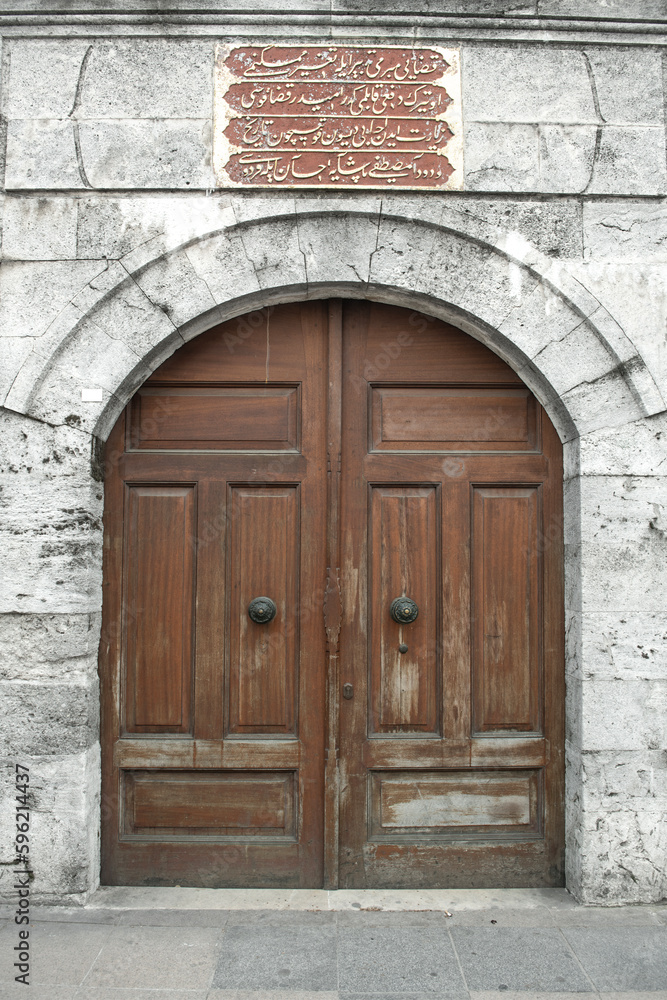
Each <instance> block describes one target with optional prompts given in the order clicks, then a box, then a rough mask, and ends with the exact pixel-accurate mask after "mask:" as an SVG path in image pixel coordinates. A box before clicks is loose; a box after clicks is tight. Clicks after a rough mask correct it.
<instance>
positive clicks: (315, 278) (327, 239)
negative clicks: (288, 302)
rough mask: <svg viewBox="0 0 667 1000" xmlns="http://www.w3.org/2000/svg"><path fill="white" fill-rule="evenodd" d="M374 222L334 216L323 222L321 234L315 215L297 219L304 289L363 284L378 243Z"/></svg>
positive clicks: (359, 218) (318, 220) (373, 219)
mask: <svg viewBox="0 0 667 1000" xmlns="http://www.w3.org/2000/svg"><path fill="white" fill-rule="evenodd" d="M378 223H379V217H378V218H369V217H368V216H365V215H356V216H355V215H334V216H329V218H328V219H327V226H326V231H324V232H323V228H322V223H321V220H320V219H318V218H317V217H316V216H311V215H308V216H306V217H305V218H303V217H300V216H297V231H298V240H299V247H300V249H301V252H302V254H303V258H304V261H305V267H306V275H307V281H308V287H309V288H311V287H312V286H313V285H318V284H320V283H323V284H326V283H327V282H332V281H335V282H342V283H343V284H349V285H352V286H357V285H359V283H367V282H368V280H369V275H370V269H371V264H372V260H373V253H374V251H375V248H376V245H378V243H379V239H378Z"/></svg>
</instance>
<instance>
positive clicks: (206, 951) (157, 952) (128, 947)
mask: <svg viewBox="0 0 667 1000" xmlns="http://www.w3.org/2000/svg"><path fill="white" fill-rule="evenodd" d="M108 935H109V936H108V938H107V941H106V942H105V945H104V947H103V948H102V949H101V951H100V954H99V955H98V957H97V958H96V960H95V963H94V964H93V966H92V968H91V970H90V972H89V974H88V976H87V977H86V980H85V983H84V985H85V986H86V988H90V987H102V986H104V987H125V988H134V989H171V990H178V989H182V990H188V989H189V990H196V989H206V988H207V987H208V986H210V983H211V976H212V974H213V970H214V968H215V963H216V960H217V957H218V949H219V946H220V939H221V931H220V930H218V929H216V928H212V927H152V926H143V927H136V926H135V927H110V928H108Z"/></svg>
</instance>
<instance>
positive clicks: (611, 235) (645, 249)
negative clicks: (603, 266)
mask: <svg viewBox="0 0 667 1000" xmlns="http://www.w3.org/2000/svg"><path fill="white" fill-rule="evenodd" d="M583 229H584V259H585V260H587V261H610V262H612V261H620V262H623V263H625V262H627V261H637V262H638V263H641V264H650V263H662V262H665V261H667V202H665V201H659V202H638V201H630V202H628V201H589V202H586V203H585V204H584V210H583Z"/></svg>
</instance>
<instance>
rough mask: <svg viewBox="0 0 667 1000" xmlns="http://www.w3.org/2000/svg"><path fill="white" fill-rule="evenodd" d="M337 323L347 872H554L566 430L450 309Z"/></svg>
mask: <svg viewBox="0 0 667 1000" xmlns="http://www.w3.org/2000/svg"><path fill="white" fill-rule="evenodd" d="M343 332H344V337H343V348H344V350H343V371H344V382H343V439H342V476H341V481H342V503H341V523H342V524H343V525H344V532H345V533H344V552H343V562H342V570H341V582H342V593H343V615H342V628H341V683H342V684H348V685H351V688H352V690H353V692H354V695H353V697H352V698H351V699H349V700H344V701H343V702H342V703H341V720H340V724H341V736H340V756H341V768H342V782H341V825H340V828H341V831H342V834H341V862H340V884H341V886H343V887H349V888H362V887H393V886H396V887H398V886H403V887H415V888H420V887H426V886H429V887H438V886H442V887H448V886H489V885H497V886H502V885H514V886H527V885H558V884H562V877H563V875H562V836H563V828H562V781H563V760H562V747H563V718H562V705H563V673H562V656H563V652H562V642H563V626H562V610H561V608H562V562H561V558H562V556H561V548H560V539H561V513H560V489H561V483H562V479H561V475H562V473H561V464H560V463H561V449H560V443H559V441H558V439H557V437H556V435H555V432H554V430H553V428H552V426H551V424H550V423H549V421H548V420H547V419H546V417H545V416H544V414H543V412H542V410H541V408H540V407H539V405H538V404H537V402H536V400H535V399H534V397H533V396H532V395H531V394H530V393H529V392H528V391H527V389H526V388H525V387H524V386H523V385H522V384H521V382H520V380H519V379H518V377H517V376H516V374H515V373H514V372H513V371H512V370H511V369H510V368H509V367H508V366H507V365H506V364H504V362H502V361H501V360H500V359H499V358H497V357H496V356H495V355H493V354H491V352H490V351H488V350H487V349H486V348H484V347H483V346H482V345H481V344H479V343H477V342H476V341H474V340H472V339H471V338H468V337H465V336H464V335H463V334H461V333H460V332H459V331H457V330H454V329H452V328H451V327H449V326H447V325H446V324H444V323H441V322H439V321H437V320H429V319H428V318H426V317H423V316H418V315H417V314H415V313H409V312H408V311H405V310H399V309H395V308H390V307H388V306H382V305H378V304H374V303H362V302H358V303H346V305H345V308H344V314H343ZM369 496H370V498H371V499H370V502H369V500H368V497H369ZM545 540H548V544H545ZM401 596H402V597H408V598H411V599H412V600H414V601H415V602H416V603H417V605H418V608H419V614H418V616H417V618H416V619H415V620H414V621H412V622H408V623H404V624H397V623H396V622H395V621H394V620H393V618H392V614H391V605H392V600H393V599H394V598H395V597H401ZM401 650H405V652H401ZM413 656H414V659H413ZM367 719H368V720H370V722H368V721H367Z"/></svg>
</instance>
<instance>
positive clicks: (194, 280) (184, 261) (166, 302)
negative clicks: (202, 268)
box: [135, 250, 218, 327]
mask: <svg viewBox="0 0 667 1000" xmlns="http://www.w3.org/2000/svg"><path fill="white" fill-rule="evenodd" d="M135 280H136V282H137V285H138V286H139V287H140V288H141V290H142V291H143V292H144V293H145V295H146V297H147V299H148V300H149V301H150V302H151V303H153V305H154V306H155V307H157V309H159V310H161V311H162V312H163V313H164V314H165V315H166V316H167V317H168V319H169V321H170V323H172V324H173V325H174V327H180V326H182V325H184V324H185V323H188V322H190V321H191V320H193V319H196V318H197V317H199V316H201V315H202V314H204V313H206V314H209V313H211V311H213V312H212V315H213V316H218V311H217V310H218V307H217V303H216V301H215V299H214V298H213V296H212V294H211V292H210V290H209V288H208V286H207V285H206V282H205V281H204V280H203V279H202V278H201V276H200V275H198V274H197V272H196V271H195V269H194V267H193V266H192V263H191V261H190V259H189V257H188V255H187V253H186V252H185V251H184V250H182V251H180V252H175V253H173V254H169V255H167V256H166V257H163V258H162V260H158V261H156V262H155V263H154V264H152V265H151V266H150V267H148V268H146V269H144V270H143V271H142V272H140V273H139V274H138V275H137V277H136V279H135ZM213 321H214V322H215V319H214V320H213Z"/></svg>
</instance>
